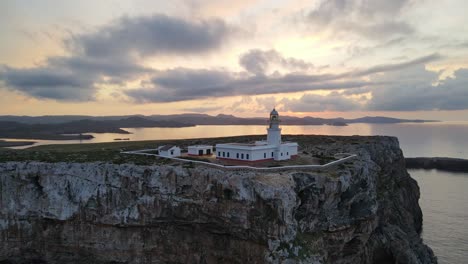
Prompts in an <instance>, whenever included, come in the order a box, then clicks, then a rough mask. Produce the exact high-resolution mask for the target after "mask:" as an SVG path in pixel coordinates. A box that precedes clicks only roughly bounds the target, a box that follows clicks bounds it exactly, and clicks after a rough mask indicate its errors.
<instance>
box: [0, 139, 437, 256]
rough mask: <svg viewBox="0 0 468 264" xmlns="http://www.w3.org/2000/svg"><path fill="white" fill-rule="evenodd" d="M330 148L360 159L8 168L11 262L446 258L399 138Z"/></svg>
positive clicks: (3, 234) (0, 224) (4, 239)
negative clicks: (311, 165) (329, 163)
mask: <svg viewBox="0 0 468 264" xmlns="http://www.w3.org/2000/svg"><path fill="white" fill-rule="evenodd" d="M301 147H303V148H304V149H306V150H307V151H312V149H313V148H315V147H317V146H310V147H308V146H301ZM321 151H322V152H324V153H323V154H324V155H332V154H333V153H339V152H347V153H356V154H359V157H358V158H357V159H355V160H353V161H352V162H347V163H346V164H344V165H339V166H337V167H334V168H331V169H329V170H326V171H307V170H302V171H294V170H292V171H281V172H277V173H272V172H268V173H263V172H255V171H226V170H221V169H215V168H210V167H205V166H201V165H196V166H194V167H188V166H183V165H182V164H181V165H180V166H168V165H161V166H136V165H132V164H124V165H115V164H108V163H40V162H7V163H0V243H1V245H2V246H1V247H0V262H1V263H3V262H2V261H5V263H30V262H34V261H36V262H37V263H421V264H422V263H437V260H436V258H435V257H434V255H433V253H432V250H431V249H430V248H429V247H427V246H426V245H425V244H424V243H423V242H422V240H421V238H420V236H419V233H420V232H421V230H422V213H421V209H420V207H419V205H418V199H419V188H418V185H417V183H416V181H414V180H413V179H412V178H411V177H410V176H409V174H408V173H407V172H406V168H405V163H404V158H403V155H402V152H401V150H400V148H399V146H398V141H397V140H396V138H390V137H378V138H374V139H373V140H370V141H369V142H367V141H365V142H364V140H363V142H361V144H350V143H347V142H346V140H342V138H341V137H336V139H335V142H334V143H333V144H324V145H323V146H321Z"/></svg>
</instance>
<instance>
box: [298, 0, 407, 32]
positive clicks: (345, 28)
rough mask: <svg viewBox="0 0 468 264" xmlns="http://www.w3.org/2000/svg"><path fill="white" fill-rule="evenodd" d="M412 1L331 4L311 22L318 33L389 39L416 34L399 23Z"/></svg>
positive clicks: (365, 0) (344, 0)
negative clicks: (395, 36)
mask: <svg viewBox="0 0 468 264" xmlns="http://www.w3.org/2000/svg"><path fill="white" fill-rule="evenodd" d="M408 3H409V1H408V0H396V1H388V0H327V1H323V2H321V4H320V5H318V7H317V8H315V9H314V10H312V11H311V12H309V14H308V16H307V20H308V22H309V24H311V26H312V27H314V28H315V29H317V30H323V29H328V30H331V31H334V32H340V33H343V32H345V33H346V32H351V33H355V34H358V35H361V36H365V37H368V38H387V37H391V36H393V35H407V34H411V33H413V32H414V29H413V27H412V26H411V25H409V24H408V23H406V22H405V21H401V20H399V19H398V17H399V14H400V13H401V10H402V9H403V8H404V7H405V6H406V5H408Z"/></svg>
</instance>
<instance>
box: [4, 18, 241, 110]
mask: <svg viewBox="0 0 468 264" xmlns="http://www.w3.org/2000/svg"><path fill="white" fill-rule="evenodd" d="M232 31H233V29H232V28H230V27H229V26H227V25H226V24H225V23H224V22H223V21H221V20H216V19H213V20H199V21H193V22H192V21H186V20H182V19H179V18H173V17H168V16H165V15H154V16H150V17H136V18H121V19H119V20H117V21H114V23H113V24H110V25H107V26H105V27H101V28H99V29H97V30H96V31H95V32H92V33H86V34H81V35H75V36H73V37H71V38H69V39H67V40H65V43H66V47H67V48H68V50H69V51H70V53H71V55H70V56H62V57H49V58H47V59H46V61H45V63H44V64H43V65H41V66H37V67H32V68H12V67H3V69H2V68H0V80H1V81H3V83H4V84H5V85H6V86H7V87H8V88H10V89H14V90H17V91H20V92H23V93H25V94H28V95H30V96H33V97H40V98H50V99H56V100H74V101H79V100H89V99H90V98H93V97H94V94H95V93H96V90H97V88H96V85H97V84H102V83H118V84H122V83H125V82H126V81H130V80H132V79H134V78H136V77H138V76H141V75H143V74H148V73H150V72H153V71H152V70H151V69H148V68H146V67H143V66H141V65H140V58H139V57H141V56H148V55H158V54H165V55H176V54H179V55H182V54H194V53H200V52H206V51H209V50H213V49H216V48H218V47H219V46H221V44H222V43H223V42H224V41H225V40H226V39H227V38H228V37H229V35H230V34H231V33H232ZM161 81H163V80H161Z"/></svg>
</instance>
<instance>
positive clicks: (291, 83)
mask: <svg viewBox="0 0 468 264" xmlns="http://www.w3.org/2000/svg"><path fill="white" fill-rule="evenodd" d="M439 57H440V56H439V55H437V54H432V55H428V56H424V57H420V58H417V59H414V60H410V61H406V62H402V63H395V64H381V65H377V66H373V67H369V68H367V69H360V70H354V71H349V72H344V73H341V74H306V73H288V74H278V73H274V74H271V75H251V74H249V73H248V72H230V71H228V70H226V69H211V70H206V69H188V68H175V69H168V70H163V71H158V72H156V73H155V76H154V77H153V78H152V79H151V80H150V81H149V82H148V85H146V86H143V87H141V88H137V89H132V90H128V91H125V93H126V95H127V96H129V97H130V98H133V99H134V100H136V101H138V102H174V101H185V100H193V99H202V98H210V97H224V96H235V95H261V94H277V93H290V92H302V91H313V90H341V89H356V88H364V87H366V86H371V85H381V84H384V83H391V82H392V81H393V80H391V79H388V80H379V81H378V82H375V81H369V80H366V79H364V78H363V77H366V76H370V75H372V74H376V73H384V72H392V71H399V70H401V69H405V68H408V67H412V66H414V65H420V64H424V63H427V62H430V61H434V60H437V59H439Z"/></svg>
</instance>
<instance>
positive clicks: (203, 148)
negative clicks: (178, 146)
mask: <svg viewBox="0 0 468 264" xmlns="http://www.w3.org/2000/svg"><path fill="white" fill-rule="evenodd" d="M211 154H213V146H208V145H195V146H189V147H188V155H190V156H203V155H211Z"/></svg>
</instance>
